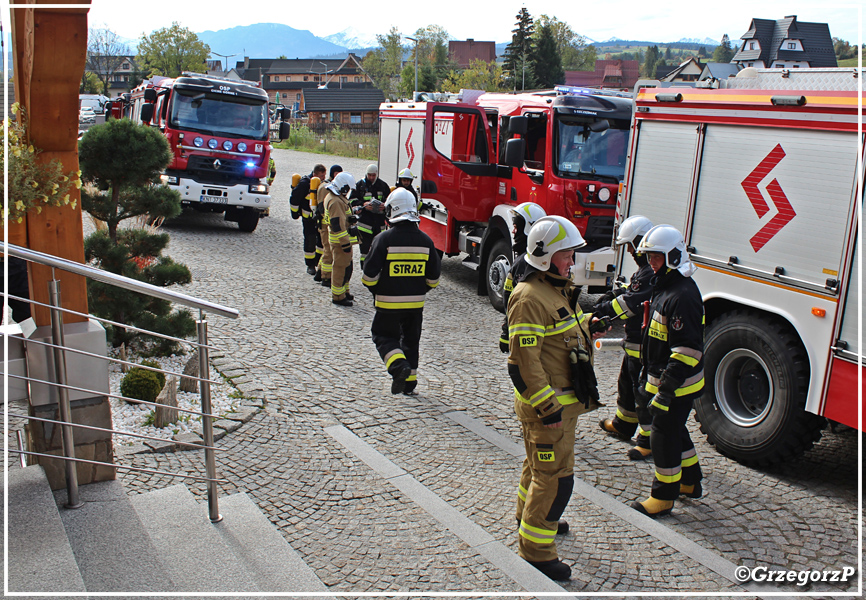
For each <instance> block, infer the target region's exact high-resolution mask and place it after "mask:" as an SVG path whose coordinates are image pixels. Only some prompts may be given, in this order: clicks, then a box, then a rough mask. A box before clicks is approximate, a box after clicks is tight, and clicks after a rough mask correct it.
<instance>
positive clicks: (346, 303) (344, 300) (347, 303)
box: [331, 298, 353, 306]
mask: <svg viewBox="0 0 866 600" xmlns="http://www.w3.org/2000/svg"><path fill="white" fill-rule="evenodd" d="M331 303H332V304H339V305H340V306H353V304H352V301H351V300H349V299H348V298H341V299H340V300H331Z"/></svg>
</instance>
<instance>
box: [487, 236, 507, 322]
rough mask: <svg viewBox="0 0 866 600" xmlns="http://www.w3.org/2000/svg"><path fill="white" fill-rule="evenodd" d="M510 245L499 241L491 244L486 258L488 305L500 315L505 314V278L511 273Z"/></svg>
mask: <svg viewBox="0 0 866 600" xmlns="http://www.w3.org/2000/svg"><path fill="white" fill-rule="evenodd" d="M511 261H512V258H511V244H509V243H508V240H505V239H501V240H499V241H497V242H496V243H495V244H493V248H492V249H491V250H490V255H489V256H488V258H487V268H486V273H485V276H486V277H485V279H486V281H487V297H488V298H490V304H492V305H493V308H495V309H496V310H498V311H499V312H501V313H504V312H505V278H506V277H507V276H508V272H509V271H511Z"/></svg>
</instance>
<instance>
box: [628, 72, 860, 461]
mask: <svg viewBox="0 0 866 600" xmlns="http://www.w3.org/2000/svg"><path fill="white" fill-rule="evenodd" d="M862 77H863V72H862V71H858V70H856V69H790V70H788V69H744V70H743V71H741V72H740V73H739V75H738V76H737V77H734V78H729V79H727V80H726V81H715V82H712V83H711V84H710V86H709V89H697V88H651V87H644V88H642V89H640V91H639V92H638V93H637V94H636V97H635V112H634V119H633V123H632V128H631V137H630V141H629V144H630V147H629V161H628V167H627V172H626V180H625V183H624V188H623V193H622V196H621V199H622V200H621V201H622V205H621V207H620V215H618V218H624V217H627V216H629V215H637V214H640V215H644V216H646V217H649V218H650V219H651V220H652V221H653V223H656V224H661V223H667V224H671V225H674V226H675V227H677V228H678V229H680V230H681V231H682V232H683V235H684V237H685V240H686V244H687V246H688V251H689V254H690V256H691V260H692V261H693V262H694V263H695V264H696V265H697V266H698V271H697V273H696V274H695V275H694V278H695V281H696V283H697V284H698V286H699V287H700V289H701V292H702V294H703V298H704V310H705V314H706V329H705V349H704V365H705V367H704V376H705V387H704V394H703V397H702V398H701V399H700V400H699V401H698V402H697V403H696V406H695V409H696V417H697V419H698V420H699V421H700V427H701V430H702V431H703V432H704V433H705V434H706V435H707V437H708V440H709V441H710V442H711V443H713V444H714V445H715V446H716V448H717V449H718V450H719V451H720V452H721V453H722V454H725V455H727V456H730V457H732V458H734V459H736V460H739V461H741V462H744V463H747V464H754V465H769V464H773V463H779V462H782V461H785V460H788V459H790V458H792V457H796V456H798V455H799V454H801V453H803V452H804V451H806V450H808V449H809V448H811V447H812V444H813V443H814V442H815V441H817V440H818V439H819V438H820V437H821V433H822V429H823V428H824V426H825V425H826V421H825V419H831V420H833V421H836V422H839V423H843V424H845V425H848V426H851V427H855V428H857V427H861V428H862V423H859V422H858V409H859V408H860V407H859V406H858V404H859V403H860V402H861V400H860V399H862V397H863V387H862V384H863V375H864V369H863V364H864V359H863V348H862V347H861V345H860V344H861V341H862V340H861V337H862V336H861V333H862V324H861V323H860V322H859V320H858V309H859V307H860V302H861V296H860V286H861V281H860V260H859V249H860V240H859V239H858V236H857V231H858V219H859V215H860V211H861V209H862V204H863V187H862V186H863V172H862V163H861V162H858V158H859V159H861V160H862V152H863V133H862V131H858V117H860V118H862V112H861V111H862V106H863V104H862V102H863V98H862V96H861V93H860V92H859V91H858V84H859V83H860V82H861V81H862ZM629 264H630V262H629V261H620V265H621V266H620V270H621V271H622V269H623V265H625V266H626V267H627V266H628V265H629Z"/></svg>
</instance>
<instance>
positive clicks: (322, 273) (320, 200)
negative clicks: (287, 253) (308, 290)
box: [313, 165, 343, 288]
mask: <svg viewBox="0 0 866 600" xmlns="http://www.w3.org/2000/svg"><path fill="white" fill-rule="evenodd" d="M342 172H343V167H341V166H340V165H332V166H331V170H330V171H328V179H327V181H326V184H327V183H331V182H332V181H334V177H335V176H336V175H337V173H342ZM327 194H328V187H327V185H321V186H319V189H318V190H317V196H316V210H314V211H313V212H314V213H315V215H316V225H317V226H318V228H319V242H320V243H321V245H322V247H321V252H320V257H319V264H318V266H317V267H316V274H315V275H314V276H313V280H314V281H321V282H322V287H326V288H330V287H331V271H332V270H333V269H334V256H333V254H332V253H331V242H330V241H329V240H328V213H327V211H326V210H325V196H326V195H327ZM316 252H317V253H319V248H316Z"/></svg>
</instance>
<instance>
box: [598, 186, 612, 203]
mask: <svg viewBox="0 0 866 600" xmlns="http://www.w3.org/2000/svg"><path fill="white" fill-rule="evenodd" d="M598 199H599V200H601V201H602V202H607V201H608V200H610V190H609V189H608V188H606V187H603V188H601V189H600V190H598Z"/></svg>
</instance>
